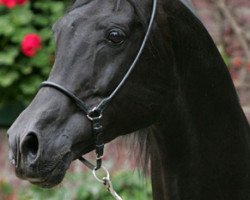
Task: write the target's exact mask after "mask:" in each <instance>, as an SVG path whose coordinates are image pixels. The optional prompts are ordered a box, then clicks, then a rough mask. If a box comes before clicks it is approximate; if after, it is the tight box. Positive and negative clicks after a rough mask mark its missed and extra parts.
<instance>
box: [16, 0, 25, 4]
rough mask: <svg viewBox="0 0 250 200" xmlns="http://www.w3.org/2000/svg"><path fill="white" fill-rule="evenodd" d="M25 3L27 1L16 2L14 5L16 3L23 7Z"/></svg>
mask: <svg viewBox="0 0 250 200" xmlns="http://www.w3.org/2000/svg"><path fill="white" fill-rule="evenodd" d="M26 1H27V0H16V3H17V4H18V5H23V4H25V3H26Z"/></svg>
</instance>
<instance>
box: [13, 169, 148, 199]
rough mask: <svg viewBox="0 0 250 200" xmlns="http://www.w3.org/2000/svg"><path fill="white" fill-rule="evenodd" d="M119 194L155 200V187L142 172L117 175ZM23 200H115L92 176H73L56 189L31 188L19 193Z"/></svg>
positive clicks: (115, 183) (116, 182)
mask: <svg viewBox="0 0 250 200" xmlns="http://www.w3.org/2000/svg"><path fill="white" fill-rule="evenodd" d="M112 182H113V186H114V188H115V190H116V192H117V193H118V194H119V195H120V196H121V197H122V198H123V199H124V200H129V199H133V200H142V199H143V200H151V199H152V196H151V185H150V182H149V180H148V179H146V178H142V177H141V176H140V174H139V172H131V171H130V172H117V173H116V174H113V175H112ZM17 196H18V199H19V200H44V199H46V200H103V199H105V200H114V198H113V197H112V196H111V195H110V193H109V192H108V191H106V189H105V187H104V186H103V185H102V184H101V183H99V182H97V181H96V180H95V179H94V177H93V176H92V174H91V173H88V172H85V173H76V172H75V173H72V172H71V173H69V174H67V175H66V178H65V180H64V181H63V185H62V186H59V187H57V188H54V189H42V188H40V187H37V186H34V185H29V187H27V188H22V189H20V190H19V192H18V195H17Z"/></svg>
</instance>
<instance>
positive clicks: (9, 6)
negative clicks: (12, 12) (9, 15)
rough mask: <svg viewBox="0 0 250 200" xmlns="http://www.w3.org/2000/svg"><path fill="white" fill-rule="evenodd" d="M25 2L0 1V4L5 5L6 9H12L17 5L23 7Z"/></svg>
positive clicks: (24, 0) (25, 0)
mask: <svg viewBox="0 0 250 200" xmlns="http://www.w3.org/2000/svg"><path fill="white" fill-rule="evenodd" d="M26 2H27V0H0V4H3V5H5V6H6V7H7V8H10V9H11V8H13V7H15V6H16V5H17V4H18V5H23V4H25V3H26Z"/></svg>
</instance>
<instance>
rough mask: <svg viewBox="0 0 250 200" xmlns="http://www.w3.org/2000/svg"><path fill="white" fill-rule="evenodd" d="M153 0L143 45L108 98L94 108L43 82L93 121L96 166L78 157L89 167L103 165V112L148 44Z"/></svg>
mask: <svg viewBox="0 0 250 200" xmlns="http://www.w3.org/2000/svg"><path fill="white" fill-rule="evenodd" d="M152 1H153V7H152V12H151V17H150V21H149V24H148V28H147V31H146V33H145V36H144V39H143V41H142V44H141V47H140V49H139V51H138V53H137V55H136V57H135V59H134V61H133V62H132V64H131V66H130V68H129V69H128V71H127V72H126V74H125V76H124V77H123V79H122V80H121V82H120V83H119V84H118V86H117V87H116V88H115V90H114V91H113V92H112V93H111V94H110V95H109V96H108V97H106V98H104V99H103V100H102V101H100V103H99V104H98V105H97V106H94V107H93V108H90V107H89V106H88V105H86V104H85V102H84V101H82V100H81V99H79V98H78V97H77V96H76V95H74V94H73V93H72V92H70V91H69V90H67V89H66V88H64V87H63V86H61V85H59V84H57V83H54V82H51V81H45V82H43V83H42V84H41V87H51V88H54V89H56V90H58V91H59V92H61V93H62V94H64V95H66V96H67V97H69V98H70V99H71V100H72V101H73V102H74V103H75V104H76V105H77V106H78V107H79V109H80V110H81V111H82V112H83V113H84V114H85V115H86V116H87V118H88V119H89V120H90V121H91V123H92V131H93V134H94V137H95V149H96V166H95V165H93V164H91V163H90V162H89V161H87V160H86V159H85V158H83V157H80V158H78V159H79V160H80V161H82V162H83V163H84V164H85V165H86V166H87V167H88V168H90V169H92V170H93V169H94V170H98V169H100V168H101V166H102V157H103V151H104V141H103V126H102V122H101V120H102V114H103V111H104V110H105V109H106V108H107V106H108V105H109V102H110V101H111V100H112V99H113V98H114V96H115V95H116V94H117V92H118V91H119V90H120V89H121V87H122V86H123V85H124V83H125V82H126V80H127V79H128V77H129V75H130V74H131V72H132V70H133V69H134V67H135V65H136V63H137V62H138V60H139V58H140V56H141V54H142V51H143V49H144V47H145V45H146V42H147V40H148V38H149V34H150V31H151V29H152V25H153V22H154V18H155V13H156V8H157V0H152Z"/></svg>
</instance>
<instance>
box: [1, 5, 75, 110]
mask: <svg viewBox="0 0 250 200" xmlns="http://www.w3.org/2000/svg"><path fill="white" fill-rule="evenodd" d="M70 2H71V1H67V0H64V1H59V0H51V1H47V0H33V1H28V2H27V3H26V4H24V5H22V6H20V5H19V6H15V7H14V8H12V9H8V8H6V7H5V6H3V5H0V16H1V17H0V94H1V96H0V97H1V98H0V106H2V105H4V104H6V103H9V102H10V101H19V102H24V103H27V102H29V101H30V100H31V98H33V96H34V94H35V93H36V91H37V89H38V87H39V84H40V83H41V81H42V80H45V79H46V78H47V76H48V73H49V71H50V68H51V66H52V64H53V61H54V59H53V58H54V49H55V48H54V42H53V35H52V31H51V27H52V25H53V23H54V22H55V21H56V20H57V19H58V18H59V17H61V16H62V15H63V13H64V11H65V9H66V7H67V6H68V4H69V3H70ZM29 33H36V34H38V35H39V36H40V37H41V39H42V48H41V49H40V50H39V52H38V53H37V54H36V55H35V56H34V57H31V58H30V57H26V56H25V55H23V53H22V52H21V48H20V47H21V41H22V40H23V37H24V36H25V35H26V34H29Z"/></svg>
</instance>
